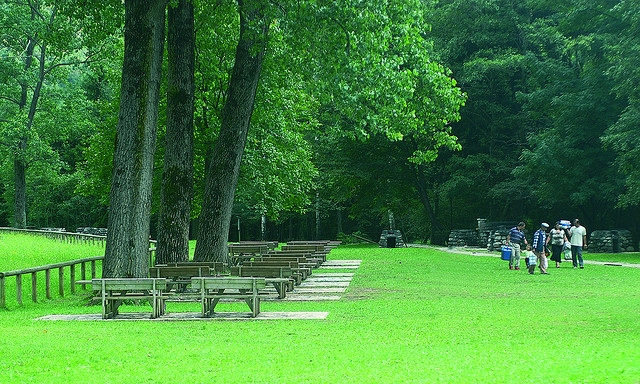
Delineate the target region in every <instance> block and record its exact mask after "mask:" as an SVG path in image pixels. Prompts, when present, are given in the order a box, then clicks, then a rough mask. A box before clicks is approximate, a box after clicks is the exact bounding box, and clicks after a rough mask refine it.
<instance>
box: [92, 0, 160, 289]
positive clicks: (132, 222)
mask: <svg viewBox="0 0 640 384" xmlns="http://www.w3.org/2000/svg"><path fill="white" fill-rule="evenodd" d="M165 8H166V0H155V1H141V0H126V1H125V30H124V42H125V48H124V51H125V52H124V62H123V66H122V88H121V91H120V94H121V96H120V112H119V115H118V127H117V133H116V148H115V153H114V158H113V176H112V179H111V193H110V195H109V199H110V205H109V220H108V236H107V244H106V249H105V258H104V265H103V270H102V275H103V277H146V276H148V274H149V270H148V268H149V256H148V255H149V215H150V212H151V189H152V183H151V182H152V176H153V160H154V159H153V158H154V153H155V146H156V129H157V122H158V95H159V89H160V80H161V79H160V77H161V69H162V50H163V46H164V19H165V17H164V16H165Z"/></svg>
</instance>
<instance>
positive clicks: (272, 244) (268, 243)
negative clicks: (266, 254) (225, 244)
mask: <svg viewBox="0 0 640 384" xmlns="http://www.w3.org/2000/svg"><path fill="white" fill-rule="evenodd" d="M229 245H234V246H235V245H266V246H267V248H268V249H270V250H271V249H276V248H277V247H278V242H277V241H251V240H245V241H240V242H237V243H231V244H229Z"/></svg>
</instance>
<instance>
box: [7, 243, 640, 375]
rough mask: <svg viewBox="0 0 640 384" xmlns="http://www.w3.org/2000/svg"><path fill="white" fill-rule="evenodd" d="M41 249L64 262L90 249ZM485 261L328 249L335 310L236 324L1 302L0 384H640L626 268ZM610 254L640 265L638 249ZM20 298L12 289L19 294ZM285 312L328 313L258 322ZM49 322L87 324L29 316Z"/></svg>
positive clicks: (431, 253) (145, 307)
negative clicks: (520, 266)
mask: <svg viewBox="0 0 640 384" xmlns="http://www.w3.org/2000/svg"><path fill="white" fill-rule="evenodd" d="M7 237H8V236H7V235H4V236H3V240H5V239H6V238H7ZM30 242H31V243H34V240H30ZM0 244H1V243H0ZM48 246H49V247H51V250H52V251H55V250H56V248H57V249H59V251H55V252H67V253H66V254H67V255H69V252H80V253H82V252H94V251H96V250H97V249H99V247H100V246H96V247H97V249H96V248H93V249H89V248H91V247H93V246H86V245H83V246H81V247H78V248H80V249H79V250H78V249H76V250H75V251H74V250H72V248H76V247H77V246H74V245H69V244H60V242H59V241H58V242H56V241H52V243H49V245H48ZM23 249H24V248H23ZM485 252H486V251H485ZM18 253H19V252H18ZM22 254H24V253H22ZM50 255H51V254H50ZM483 256H491V257H483ZM498 256H499V255H498V254H497V253H495V254H486V253H483V254H482V255H474V254H473V253H472V252H453V251H451V250H448V251H447V250H445V249H437V248H433V247H429V248H418V247H409V248H395V249H388V248H379V247H375V246H370V245H369V246H368V245H341V246H338V247H337V248H335V249H332V250H331V252H330V253H329V257H328V259H329V260H331V259H335V260H361V262H360V263H359V265H358V268H357V269H354V270H351V271H352V272H353V278H352V280H351V282H350V284H349V285H348V287H347V288H346V290H345V291H344V292H343V293H341V294H340V298H339V299H338V300H309V301H294V300H280V299H277V294H276V292H275V289H273V293H271V294H270V295H271V296H272V297H274V299H272V300H264V301H262V303H261V312H260V315H258V317H256V318H251V317H250V316H245V317H244V318H242V319H238V318H236V319H235V320H233V319H232V320H229V319H226V320H221V319H211V318H210V319H207V320H204V321H202V320H187V321H181V320H170V319H169V320H164V321H158V320H152V319H151V316H150V313H151V306H150V305H149V304H139V305H126V312H134V313H135V312H139V313H140V317H139V318H138V319H134V320H135V321H131V320H126V319H125V320H120V321H119V320H117V317H116V319H109V320H102V318H101V316H100V312H101V309H100V308H101V306H100V303H99V302H97V303H94V304H92V305H88V303H89V301H90V298H91V297H92V292H90V290H89V289H87V290H81V289H77V290H76V292H75V293H74V294H72V295H71V294H69V293H68V292H67V293H66V294H65V296H64V297H60V296H58V295H56V292H54V293H53V297H52V298H51V299H39V300H38V302H37V303H34V302H32V301H31V300H24V302H23V305H21V306H17V304H16V303H15V298H14V297H13V296H12V297H9V295H8V297H7V306H8V309H0V322H1V323H2V324H3V326H2V327H3V328H2V329H3V338H2V343H3V346H2V347H3V351H4V352H3V359H2V360H1V363H0V381H2V382H21V383H36V382H37V383H43V382H60V381H62V380H65V381H76V382H84V383H104V382H120V383H132V382H157V381H164V380H175V377H176V372H179V375H180V376H179V377H180V379H179V380H184V382H201V381H202V380H203V374H204V375H205V376H206V377H207V380H212V381H215V382H226V383H246V382H257V383H269V382H276V381H277V382H285V383H298V382H313V383H342V382H354V381H355V382H363V383H377V382H380V378H381V377H384V378H385V381H387V382H408V383H427V382H516V381H518V382H559V383H562V382H566V383H569V382H586V383H588V382H594V383H596V382H602V378H605V377H606V378H607V380H609V382H620V383H624V382H628V383H632V382H635V381H636V380H637V377H640V372H639V368H638V367H639V366H640V365H639V364H638V362H639V360H638V357H637V355H636V354H634V353H631V351H634V350H636V349H637V348H638V342H639V340H640V337H639V336H640V335H639V333H640V324H639V323H640V318H638V316H637V313H638V311H639V310H640V297H639V296H640V295H639V294H638V291H637V290H635V289H630V287H633V286H635V285H637V283H638V282H639V281H640V274H639V272H640V271H639V270H638V269H636V268H628V267H620V266H607V265H587V268H585V269H584V270H573V269H571V268H560V269H558V270H554V271H553V272H554V273H553V275H550V276H542V275H536V276H530V275H528V274H513V273H508V272H512V271H508V270H507V269H506V268H505V267H504V266H505V264H504V261H502V260H500V258H499V257H498ZM607 256H611V255H601V256H600V257H605V258H606V257H607ZM67 257H68V256H67ZM74 257H75V256H74ZM597 257H598V255H595V254H594V255H592V256H590V258H591V259H595V258H597ZM616 257H618V258H622V257H625V258H627V261H629V262H634V263H637V262H638V261H640V257H639V255H638V254H637V253H632V254H624V255H621V254H619V255H617V256H616ZM23 261H24V262H32V260H28V259H27V258H23ZM50 261H51V262H54V261H58V260H50ZM603 261H604V260H603ZM618 261H620V259H618ZM2 263H4V261H2ZM0 269H2V270H7V269H9V268H7V266H6V265H4V264H2V268H0ZM98 269H99V267H98ZM326 272H327V273H331V272H333V273H345V270H344V269H335V270H331V269H327V270H326ZM317 273H320V272H319V270H314V272H313V273H312V275H311V276H313V275H314V274H317ZM52 275H53V276H52V279H53V280H55V277H56V274H55V273H54V274H52ZM13 280H14V279H8V281H7V286H10V285H12V284H13V283H12V281H13ZM54 283H55V281H54ZM29 288H30V287H28V284H25V287H24V291H25V297H28V292H29ZM8 289H9V288H8ZM66 289H68V288H66ZM218 306H219V307H220V308H219V309H220V311H221V312H229V313H231V312H236V311H240V312H245V313H247V312H248V311H249V308H248V306H247V304H246V303H244V302H221V303H220V304H218ZM166 310H167V313H193V314H196V313H199V312H200V311H201V303H199V302H197V301H192V302H171V301H170V302H167V307H166ZM296 312H304V313H320V312H323V313H327V315H326V317H323V318H321V319H313V318H311V319H304V320H303V319H287V318H281V319H277V318H267V319H262V320H258V319H259V318H260V316H261V315H264V316H268V314H269V313H290V314H294V313H296ZM50 315H68V316H78V315H91V316H94V319H93V320H91V321H74V320H72V321H69V320H67V321H62V320H43V319H42V318H46V316H50ZM194 316H195V315H194ZM198 317H199V316H198ZM39 319H40V320H39ZM183 320H184V319H183ZM532 360H536V361H537V362H538V363H537V364H531V363H530V362H531V361H532ZM576 361H579V363H576ZM540 367H545V369H542V370H541V369H540Z"/></svg>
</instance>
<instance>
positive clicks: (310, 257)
mask: <svg viewBox="0 0 640 384" xmlns="http://www.w3.org/2000/svg"><path fill="white" fill-rule="evenodd" d="M322 256H326V255H322ZM322 256H316V255H314V254H313V253H312V252H310V251H281V250H278V251H269V252H268V253H266V254H264V255H260V256H259V257H263V258H264V257H304V258H306V261H305V262H307V263H315V264H316V267H319V266H320V265H321V264H322V263H323V262H324V261H326V257H322Z"/></svg>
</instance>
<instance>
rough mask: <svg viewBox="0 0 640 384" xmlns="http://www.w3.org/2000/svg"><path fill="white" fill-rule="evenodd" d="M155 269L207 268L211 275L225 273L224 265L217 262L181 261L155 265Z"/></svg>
mask: <svg viewBox="0 0 640 384" xmlns="http://www.w3.org/2000/svg"><path fill="white" fill-rule="evenodd" d="M155 266H156V267H209V269H210V272H211V273H212V274H213V273H214V272H215V273H216V274H219V275H221V274H223V273H225V272H227V271H226V268H225V265H224V263H222V262H219V261H181V262H177V263H166V264H156V265H155Z"/></svg>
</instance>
